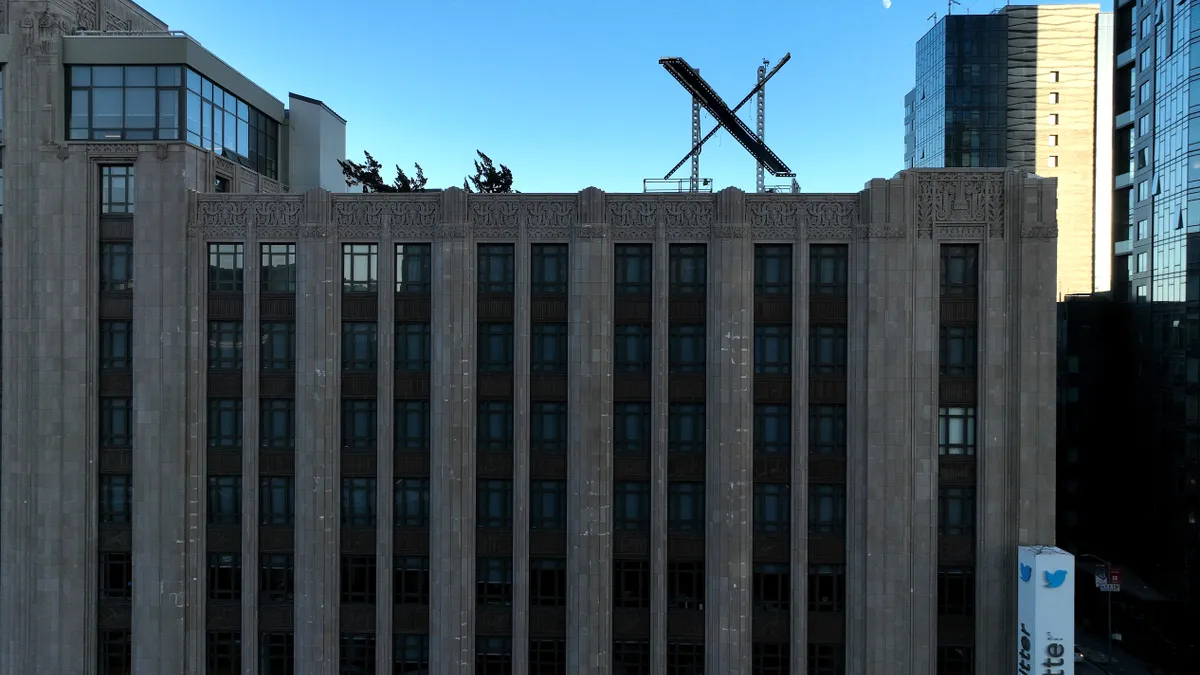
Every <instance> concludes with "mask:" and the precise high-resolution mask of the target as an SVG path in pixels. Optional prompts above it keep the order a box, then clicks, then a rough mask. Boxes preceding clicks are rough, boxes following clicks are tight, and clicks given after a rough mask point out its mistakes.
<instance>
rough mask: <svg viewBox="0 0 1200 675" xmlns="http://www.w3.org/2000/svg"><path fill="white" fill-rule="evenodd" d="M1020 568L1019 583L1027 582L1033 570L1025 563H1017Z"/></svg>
mask: <svg viewBox="0 0 1200 675" xmlns="http://www.w3.org/2000/svg"><path fill="white" fill-rule="evenodd" d="M1018 564H1019V565H1020V566H1021V581H1029V578H1030V577H1032V576H1033V568H1032V567H1030V566H1029V565H1026V564H1025V563H1018Z"/></svg>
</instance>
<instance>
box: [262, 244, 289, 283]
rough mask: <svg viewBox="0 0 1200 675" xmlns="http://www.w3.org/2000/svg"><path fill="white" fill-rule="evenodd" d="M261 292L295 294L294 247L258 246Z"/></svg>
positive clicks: (278, 245) (277, 245) (287, 245)
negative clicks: (260, 267) (260, 258)
mask: <svg viewBox="0 0 1200 675" xmlns="http://www.w3.org/2000/svg"><path fill="white" fill-rule="evenodd" d="M260 246H261V249H260V255H261V257H262V292H263V293H295V292H296V245H295V244H260Z"/></svg>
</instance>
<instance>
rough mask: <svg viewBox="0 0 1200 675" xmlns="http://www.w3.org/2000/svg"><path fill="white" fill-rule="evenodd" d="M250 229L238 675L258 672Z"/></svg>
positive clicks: (256, 251) (255, 333)
mask: <svg viewBox="0 0 1200 675" xmlns="http://www.w3.org/2000/svg"><path fill="white" fill-rule="evenodd" d="M255 230H256V228H255V227H253V226H252V227H250V231H249V233H248V236H247V237H246V270H245V272H244V273H243V280H244V283H245V288H246V293H245V305H244V307H243V310H242V316H243V317H244V318H243V323H242V553H241V555H242V672H244V673H246V674H247V675H253V674H254V673H257V672H258V587H259V579H258V567H259V565H258V523H259V512H258V506H259V483H260V482H259V478H258V455H259V452H261V450H260V449H259V443H258V439H259V425H260V424H261V422H262V421H261V420H260V419H259V413H260V407H259V396H258V377H259V374H260V366H259V361H260V359H261V358H262V348H261V345H262V339H261V337H260V336H261V333H262V323H261V322H260V320H259V310H260V308H261V305H260V302H259V293H260V292H261V290H262V284H261V282H260V279H261V275H262V253H261V251H262V249H261V246H260V244H259V241H258V235H257V234H256V232H255Z"/></svg>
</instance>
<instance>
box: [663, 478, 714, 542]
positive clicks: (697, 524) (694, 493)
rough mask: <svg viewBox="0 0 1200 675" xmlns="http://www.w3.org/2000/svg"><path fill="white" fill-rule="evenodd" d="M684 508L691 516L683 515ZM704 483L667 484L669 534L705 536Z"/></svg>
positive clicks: (676, 482)
mask: <svg viewBox="0 0 1200 675" xmlns="http://www.w3.org/2000/svg"><path fill="white" fill-rule="evenodd" d="M684 507H687V508H686V510H687V511H690V512H691V514H690V515H689V514H688V513H682V512H681V511H682V510H684ZM707 514H708V512H707V510H706V504H705V494H704V483H703V482H700V481H669V482H668V483H667V533H668V535H670V534H704V528H705V524H706V521H707Z"/></svg>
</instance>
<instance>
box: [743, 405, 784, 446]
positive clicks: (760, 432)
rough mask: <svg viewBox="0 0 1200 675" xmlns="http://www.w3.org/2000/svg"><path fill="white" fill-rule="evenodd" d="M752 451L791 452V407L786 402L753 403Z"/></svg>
mask: <svg viewBox="0 0 1200 675" xmlns="http://www.w3.org/2000/svg"><path fill="white" fill-rule="evenodd" d="M753 443H754V453H755V454H757V455H771V456H775V455H791V454H792V407H791V406H790V405H789V404H787V403H756V404H755V405H754V439H753Z"/></svg>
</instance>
